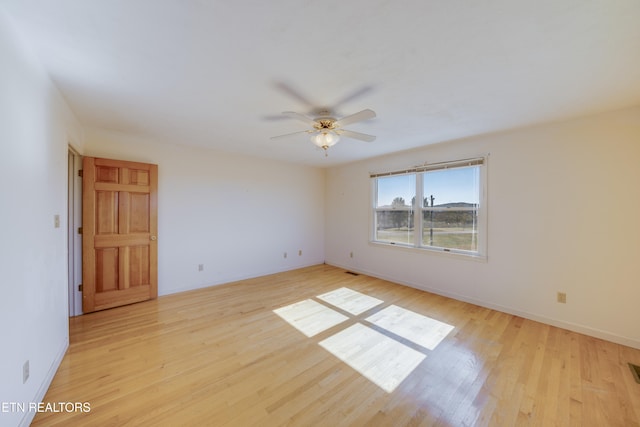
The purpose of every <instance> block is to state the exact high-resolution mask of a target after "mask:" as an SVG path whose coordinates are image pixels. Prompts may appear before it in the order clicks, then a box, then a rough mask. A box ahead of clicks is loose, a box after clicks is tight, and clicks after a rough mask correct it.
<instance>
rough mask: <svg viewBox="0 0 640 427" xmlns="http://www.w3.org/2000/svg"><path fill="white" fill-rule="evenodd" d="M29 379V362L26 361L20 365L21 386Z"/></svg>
mask: <svg viewBox="0 0 640 427" xmlns="http://www.w3.org/2000/svg"><path fill="white" fill-rule="evenodd" d="M28 379H29V361H28V360H27V361H26V362H24V365H22V384H24V383H26V382H27V380H28Z"/></svg>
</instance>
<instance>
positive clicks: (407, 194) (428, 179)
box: [377, 166, 480, 207]
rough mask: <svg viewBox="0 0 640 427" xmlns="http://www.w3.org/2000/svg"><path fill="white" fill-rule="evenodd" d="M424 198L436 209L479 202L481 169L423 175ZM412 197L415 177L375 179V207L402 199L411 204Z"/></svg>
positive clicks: (388, 204)
mask: <svg viewBox="0 0 640 427" xmlns="http://www.w3.org/2000/svg"><path fill="white" fill-rule="evenodd" d="M423 179H424V196H425V197H429V196H431V195H433V196H434V198H435V205H436V206H437V205H441V204H445V203H459V202H466V203H472V204H477V203H479V201H480V194H479V190H478V189H479V180H480V167H479V166H470V167H462V168H452V169H441V170H436V171H432V172H426V173H424V174H423ZM414 196H415V175H413V174H411V175H395V176H389V177H381V178H378V202H377V206H378V207H381V206H390V205H391V203H392V202H393V199H395V198H396V197H402V198H403V199H404V201H405V204H407V205H408V204H410V203H411V200H412V199H413V197H414Z"/></svg>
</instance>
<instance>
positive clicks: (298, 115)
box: [282, 111, 317, 126]
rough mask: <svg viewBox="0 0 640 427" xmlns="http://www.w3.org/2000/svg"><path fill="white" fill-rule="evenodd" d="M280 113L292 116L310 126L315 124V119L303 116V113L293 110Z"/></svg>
mask: <svg viewBox="0 0 640 427" xmlns="http://www.w3.org/2000/svg"><path fill="white" fill-rule="evenodd" d="M282 114H284V115H285V116H288V117H293V118H295V119H298V120H301V121H303V122H305V123H306V124H308V125H311V126H315V125H317V123H316V121H315V120H313V119H311V118H309V117H307V116H305V115H304V114H300V113H296V112H295V111H284V112H283V113H282Z"/></svg>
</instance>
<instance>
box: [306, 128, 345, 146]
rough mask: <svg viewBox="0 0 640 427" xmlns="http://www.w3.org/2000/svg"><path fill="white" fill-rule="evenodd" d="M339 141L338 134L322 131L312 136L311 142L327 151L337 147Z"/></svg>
mask: <svg viewBox="0 0 640 427" xmlns="http://www.w3.org/2000/svg"><path fill="white" fill-rule="evenodd" d="M339 140H340V137H339V136H338V134H337V133H335V132H330V131H322V132H318V133H316V134H314V135H311V142H313V143H314V144H315V145H317V146H318V147H320V148H323V149H325V150H326V149H327V148H329V147H332V146H334V145H336V143H337V142H338V141H339Z"/></svg>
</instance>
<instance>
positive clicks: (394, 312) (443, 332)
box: [366, 305, 454, 350]
mask: <svg viewBox="0 0 640 427" xmlns="http://www.w3.org/2000/svg"><path fill="white" fill-rule="evenodd" d="M366 321H367V322H370V323H372V324H374V325H376V326H378V327H380V328H383V329H385V330H387V331H389V332H391V333H394V334H396V335H398V336H400V337H402V338H405V339H408V340H410V341H412V342H414V343H416V344H418V345H421V346H422V347H425V348H428V349H429V350H433V349H434V348H436V346H437V345H438V344H440V342H441V341H442V340H443V339H444V338H445V337H446V336H447V335H448V334H449V332H451V331H452V330H453V328H454V327H453V326H451V325H449V324H447V323H444V322H440V321H438V320H435V319H432V318H430V317H427V316H423V315H422V314H418V313H415V312H413V311H411V310H407V309H406V308H402V307H398V306H396V305H390V306H389V307H387V308H385V309H383V310H380V311H379V312H377V313H376V314H374V315H372V316H369V317H367V319H366Z"/></svg>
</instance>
